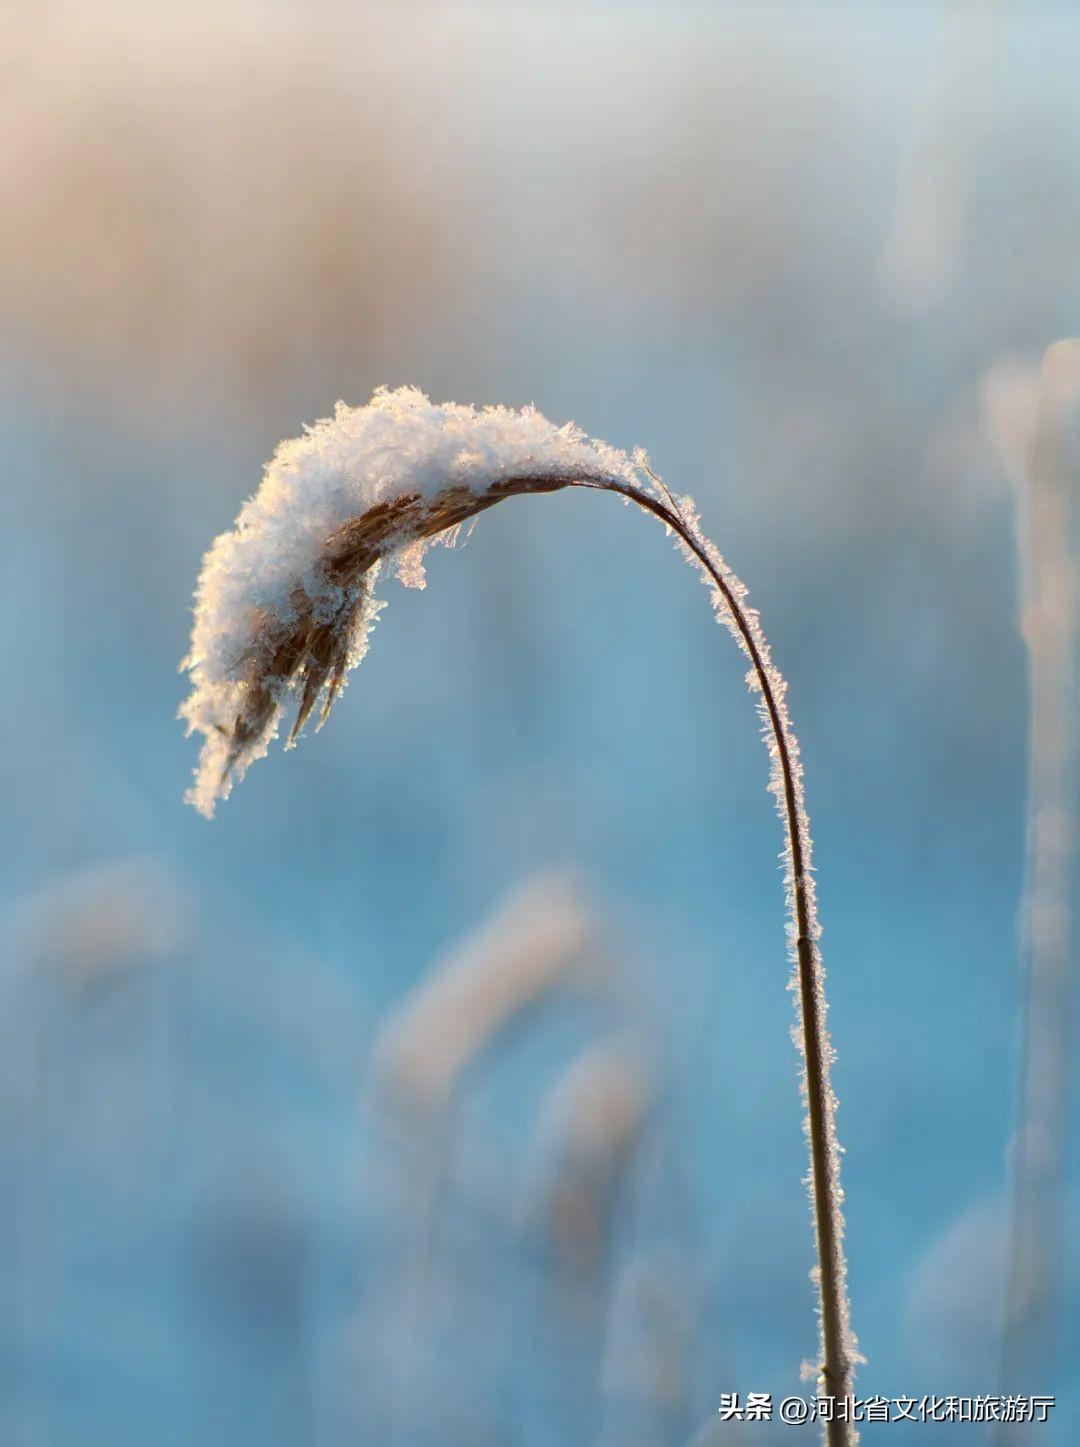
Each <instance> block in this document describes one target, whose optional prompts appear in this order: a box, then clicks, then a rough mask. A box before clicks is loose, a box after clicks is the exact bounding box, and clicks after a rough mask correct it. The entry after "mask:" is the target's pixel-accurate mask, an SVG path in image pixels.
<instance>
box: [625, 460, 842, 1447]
mask: <svg viewBox="0 0 1080 1447" xmlns="http://www.w3.org/2000/svg"><path fill="white" fill-rule="evenodd" d="M638 460H639V461H640V462H641V464H642V466H643V467H644V468H645V470H646V471H647V472H648V476H649V478H650V480H651V481H652V483H653V486H654V489H655V490H656V492H657V493H658V494H659V495H660V496H662V497H663V498H664V499H665V500H666V502H667V504H668V506H669V508H670V510H671V513H672V516H673V519H675V520H677V525H673V523H672V521H669V522H668V527H669V531H672V532H673V533H674V535H675V539H676V545H677V546H678V548H679V550H680V551H681V552H682V554H683V555H684V557H686V559H687V561H688V562H690V563H691V564H692V565H693V566H694V567H696V568H697V569H698V570H699V572H700V573H701V578H702V582H703V583H704V584H705V585H706V586H707V587H708V588H709V590H710V596H711V600H712V605H713V609H714V611H715V613H716V616H717V620H718V622H721V623H723V624H724V626H725V627H726V628H727V629H728V631H729V632H730V633H731V634H732V636H733V637H734V639H735V641H736V643H737V644H738V645H739V647H740V648H741V649H742V651H743V653H744V654H745V655H746V657H747V659H748V660H749V662H750V668H749V671H748V672H747V676H746V681H747V685H748V687H749V688H750V690H751V692H752V693H754V694H755V695H756V696H757V706H758V713H759V716H760V718H761V731H762V736H763V739H764V742H765V746H766V748H767V749H768V752H769V758H770V761H771V770H770V776H769V792H770V793H771V794H773V795H774V797H775V799H776V807H777V812H778V813H779V815H780V818H781V821H782V822H783V824H784V850H783V855H782V858H783V864H784V885H785V890H786V895H787V908H788V947H789V954H790V957H791V961H792V974H791V979H790V981H789V984H788V988H789V989H790V990H791V991H793V992H794V994H795V996H796V1022H795V1025H794V1026H793V1028H792V1039H793V1041H794V1043H795V1047H796V1049H797V1050H798V1051H799V1054H800V1055H801V1057H802V1061H803V1065H802V1070H801V1072H800V1089H801V1092H802V1097H803V1103H804V1104H805V1106H806V1109H807V1114H806V1117H805V1119H804V1123H803V1129H804V1132H805V1134H806V1137H807V1142H808V1145H809V1148H810V1173H809V1175H808V1176H807V1178H806V1185H807V1190H808V1193H809V1196H810V1205H811V1210H812V1212H813V1218H814V1225H815V1231H816V1234H817V1241H818V1254H819V1264H818V1266H817V1267H815V1270H814V1272H813V1278H814V1283H815V1286H816V1287H817V1289H818V1291H819V1293H820V1308H819V1314H820V1325H821V1361H820V1363H819V1365H818V1366H816V1367H813V1366H809V1367H807V1368H805V1369H804V1370H805V1372H806V1374H807V1375H810V1376H816V1377H818V1379H819V1382H820V1385H821V1388H822V1390H823V1391H824V1392H825V1393H826V1394H828V1395H845V1396H846V1395H848V1394H849V1393H850V1389H851V1382H852V1378H853V1371H854V1367H855V1366H856V1364H857V1363H859V1362H860V1361H862V1360H863V1358H862V1357H861V1355H860V1354H859V1350H858V1343H857V1341H856V1338H855V1335H854V1333H853V1331H852V1329H851V1319H850V1307H849V1303H848V1293H847V1262H846V1259H845V1256H844V1246H843V1233H844V1220H843V1213H842V1211H841V1202H842V1201H843V1197H844V1193H843V1189H842V1188H841V1185H840V1155H841V1147H840V1145H839V1143H838V1141H837V1137H836V1125H835V1118H836V1109H837V1100H836V1096H835V1094H834V1092H833V1089H832V1085H831V1081H830V1074H831V1066H832V1063H833V1060H834V1059H835V1051H834V1050H833V1047H832V1044H831V1042H830V1040H829V1035H828V1030H827V1027H826V1011H827V1004H826V999H825V971H824V967H823V965H822V961H821V952H820V950H819V949H818V943H817V942H818V940H819V938H820V937H821V926H820V924H819V922H818V912H817V891H816V887H815V883H814V875H813V857H812V855H813V844H812V840H811V837H810V821H809V818H808V816H807V813H806V805H805V801H804V794H803V767H802V761H801V758H800V755H799V741H798V739H797V738H796V737H795V733H794V731H793V729H792V726H791V719H790V715H789V713H788V708H787V701H786V699H787V682H786V680H785V679H784V677H783V675H782V674H781V673H780V671H779V670H778V669H777V668H776V666H775V664H774V663H773V661H772V655H771V653H770V650H769V644H768V641H767V639H766V638H765V635H764V633H763V631H762V629H761V623H760V620H759V617H758V613H757V611H756V609H753V608H751V607H749V606H748V605H747V602H746V599H747V596H748V590H747V587H746V585H745V584H744V583H743V582H742V581H741V580H740V579H739V578H737V577H736V575H735V574H734V573H733V572H732V571H731V569H730V568H729V567H728V565H727V563H726V562H725V561H724V559H723V557H722V555H721V554H720V551H719V549H718V548H717V547H716V546H715V544H714V543H712V542H711V541H710V540H709V539H708V538H707V537H706V536H705V534H704V533H703V532H702V530H701V525H700V522H699V520H698V514H697V509H696V507H695V504H694V500H693V498H691V497H678V498H677V497H675V496H673V495H672V493H671V492H670V491H669V490H668V489H667V488H666V487H665V485H664V483H663V482H662V481H661V480H660V479H659V478H658V477H656V475H655V474H654V473H653V472H652V471H651V470H650V469H648V466H647V463H645V461H644V459H643V458H639V459H638ZM823 1268H825V1269H823ZM846 1440H847V1441H849V1442H854V1441H855V1440H857V1439H856V1436H855V1434H854V1429H850V1430H849V1435H848V1437H847V1439H846Z"/></svg>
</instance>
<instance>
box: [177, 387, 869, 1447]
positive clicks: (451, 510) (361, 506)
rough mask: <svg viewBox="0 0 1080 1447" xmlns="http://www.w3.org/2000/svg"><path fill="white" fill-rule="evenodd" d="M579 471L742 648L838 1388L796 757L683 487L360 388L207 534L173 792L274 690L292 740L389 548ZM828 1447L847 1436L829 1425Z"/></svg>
mask: <svg viewBox="0 0 1080 1447" xmlns="http://www.w3.org/2000/svg"><path fill="white" fill-rule="evenodd" d="M567 487H586V488H592V489H595V490H599V491H603V492H609V493H613V494H615V495H616V496H619V497H622V498H623V499H625V500H627V501H629V502H632V503H635V504H636V505H637V506H638V507H640V508H642V509H643V510H644V511H646V512H649V513H651V514H652V515H653V516H654V517H656V518H658V519H659V520H660V521H661V522H663V523H664V524H665V525H666V527H667V529H668V530H669V532H670V533H671V534H673V535H674V537H675V539H676V542H677V544H678V546H679V547H680V549H681V550H682V552H683V553H684V555H685V556H686V557H687V559H688V560H689V561H690V562H691V563H693V564H694V565H695V566H696V567H697V568H698V569H699V570H700V572H701V574H702V576H703V580H704V582H705V583H706V584H707V585H708V587H709V588H710V590H711V593H712V600H713V605H714V608H715V610H716V613H717V616H718V618H719V619H720V620H721V621H722V622H723V623H725V624H726V626H727V627H728V629H729V630H730V632H731V633H732V635H733V637H734V638H735V641H736V643H737V644H738V645H739V647H740V648H741V649H742V651H743V653H744V654H745V655H746V657H747V659H748V661H749V664H750V668H749V673H748V675H747V677H748V683H749V685H750V687H751V689H752V691H753V692H754V693H755V694H756V695H757V698H758V705H759V710H760V714H761V719H762V725H763V734H764V738H765V742H766V745H767V747H768V750H769V756H770V759H771V762H772V772H771V778H770V784H769V787H770V790H771V792H772V793H773V794H774V795H775V797H776V802H777V807H778V809H779V812H780V816H781V819H782V820H783V824H784V832H785V852H784V858H785V865H786V883H787V895H788V910H789V944H790V949H791V956H792V960H793V964H794V976H793V981H792V986H793V988H794V989H795V990H796V992H797V996H798V1002H799V1007H798V1012H797V1016H798V1019H797V1026H796V1036H797V1041H798V1043H799V1045H800V1047H801V1049H802V1052H803V1055H804V1061H805V1068H804V1070H803V1074H802V1091H803V1096H804V1099H805V1102H806V1106H807V1121H806V1129H807V1135H808V1138H809V1145H810V1192H811V1201H812V1205H813V1211H814V1224H815V1232H816V1241H817V1255H818V1269H817V1272H816V1273H815V1275H816V1280H817V1285H818V1289H819V1293H820V1324H821V1360H820V1372H819V1384H820V1387H821V1389H822V1390H823V1391H824V1392H825V1393H826V1394H828V1395H830V1396H845V1395H848V1394H849V1393H850V1392H851V1388H852V1380H853V1373H854V1366H855V1362H856V1360H857V1353H856V1348H855V1341H854V1337H853V1335H852V1332H851V1327H850V1324H849V1314H848V1300H847V1288H846V1281H845V1275H846V1267H845V1260H844V1252H843V1245H842V1236H843V1217H842V1214H841V1209H840V1202H841V1200H842V1192H841V1189H840V1159H839V1147H838V1145H837V1142H836V1131H835V1125H834V1119H833V1117H834V1111H835V1108H836V1101H835V1097H834V1096H833V1092H832V1088H831V1085H830V1079H829V1074H830V1064H831V1061H832V1047H831V1045H830V1043H829V1039H828V1034H827V1031H826V1025H825V1013H826V1003H825V994H824V986H823V979H824V975H823V970H822V965H821V958H820V954H819V951H818V944H817V941H818V937H819V933H820V931H819V927H818V921H817V909H816V903H815V890H814V879H813V873H812V863H811V842H810V831H809V826H808V820H807V817H806V811H805V807H804V803H803V781H802V764H801V762H800V759H799V748H798V743H797V741H796V739H795V735H794V733H793V732H792V729H791V724H790V720H789V718H788V712H787V704H786V701H785V695H786V692H787V686H786V684H785V682H784V680H783V678H782V677H781V675H780V673H779V672H778V671H777V669H776V668H775V666H774V665H773V663H772V660H771V656H770V653H769V647H768V644H767V642H766V640H765V636H764V634H763V633H762V631H761V627H760V624H759V622H758V617H757V613H756V612H755V611H754V610H753V609H752V608H750V607H749V606H748V604H747V602H746V588H745V587H744V586H743V584H742V583H741V582H740V581H739V580H738V578H736V577H735V575H734V574H733V573H732V572H731V570H730V569H729V568H728V566H727V564H726V563H725V562H724V560H723V558H722V557H721V556H720V553H719V552H718V551H717V549H716V548H715V547H714V546H713V544H712V543H711V542H709V540H708V539H707V538H706V537H705V535H704V533H703V532H702V531H701V528H700V526H699V523H698V519H697V514H696V511H695V509H694V505H693V502H692V500H691V499H690V498H686V497H684V498H676V497H675V496H674V495H673V494H672V493H671V492H669V490H668V489H667V487H666V486H665V485H664V484H663V483H662V482H661V481H660V479H659V478H658V477H657V476H656V475H655V474H654V473H653V472H652V470H651V469H650V467H649V465H648V460H647V458H646V456H645V454H644V453H643V452H635V453H634V454H633V455H628V454H627V453H625V452H621V451H618V450H617V449H615V448H613V447H610V446H608V445H607V444H606V443H602V442H597V441H594V440H593V439H591V438H589V437H586V436H585V434H584V433H583V432H582V431H581V430H580V429H579V428H577V427H575V426H573V425H572V424H567V425H566V426H563V427H557V426H555V425H554V424H553V423H551V422H549V421H548V420H547V419H546V418H545V417H543V416H542V415H541V414H540V413H539V412H537V411H536V410H535V408H532V407H526V408H524V409H523V410H522V411H520V412H519V411H514V410H512V409H509V408H505V407H486V408H484V409H482V410H477V409H475V408H473V407H468V406H459V405H457V404H454V403H446V404H435V403H432V402H431V401H429V400H428V398H427V397H425V396H424V395H423V394H422V393H421V392H418V391H416V390H415V389H412V388H402V389H400V390H398V391H387V390H385V389H384V390H380V391H378V392H376V393H375V395H374V397H373V398H372V400H371V402H370V403H369V404H368V405H367V406H365V407H360V408H355V409H354V408H350V407H346V406H344V405H343V404H340V403H339V404H338V407H337V409H336V411H335V413H334V416H333V417H332V418H327V419H325V420H324V421H322V422H319V423H317V424H316V425H315V426H314V427H311V428H309V429H308V430H307V432H306V433H305V435H304V436H303V437H300V438H298V439H296V440H294V441H289V442H284V443H282V444H281V446H280V447H279V448H278V450H277V452H276V453H275V455H274V458H273V460H272V461H271V463H270V465H269V467H268V468H267V471H266V474H265V477H264V478H263V482H262V486H261V487H260V488H259V490H258V492H257V493H256V494H255V496H254V497H253V498H251V499H250V500H249V501H248V502H247V503H246V504H245V506H244V508H243V510H242V511H241V513H240V517H239V519H238V521H237V525H236V527H235V528H234V529H233V530H232V531H231V532H228V533H225V534H223V535H222V536H221V537H219V538H218V539H217V541H216V542H215V544H214V546H213V547H212V548H211V550H210V552H209V553H208V554H207V557H206V559H205V562H204V565H203V571H202V576H201V578H200V581H199V587H198V593H197V599H196V608H195V626H194V630H193V634H192V642H191V650H190V653H189V655H188V657H187V659H186V660H185V665H184V666H185V667H186V668H187V669H188V671H189V673H190V675H191V681H192V691H191V694H190V696H189V697H188V699H187V701H186V703H185V704H184V706H183V708H182V710H181V713H182V716H183V717H184V718H185V719H186V720H187V722H188V726H189V731H196V732H199V733H201V734H202V735H203V736H204V743H203V748H202V754H201V757H200V760H199V766H198V770H197V772H196V779H195V784H194V786H193V788H192V790H191V791H190V793H189V795H188V798H189V800H190V801H191V802H192V803H193V804H195V806H196V807H197V808H199V809H200V810H201V811H202V812H203V813H205V814H207V815H209V814H212V813H213V810H214V806H215V804H216V802H217V800H218V799H219V798H223V797H225V796H226V795H227V794H228V792H229V790H230V788H231V786H232V783H233V781H234V780H235V779H237V778H239V777H241V776H242V775H243V773H244V772H245V771H246V769H247V768H248V766H249V765H250V764H251V763H252V762H253V761H254V760H255V759H257V758H259V757H261V756H262V755H263V754H265V753H266V751H267V748H268V746H269V743H270V741H271V739H272V738H273V737H274V735H275V733H276V732H277V728H278V724H279V721H280V718H281V714H282V710H283V708H284V706H285V705H286V703H290V702H291V703H295V705H296V713H295V718H294V722H293V724H292V728H291V730H290V733H289V743H290V744H291V743H293V742H295V740H296V737H297V735H298V733H299V731H300V730H301V729H302V728H303V726H304V724H305V723H306V722H307V720H308V719H309V718H310V717H311V716H312V714H313V713H314V712H315V711H316V710H318V713H319V718H320V722H323V721H325V719H326V717H327V715H328V713H329V711H330V708H331V707H332V705H333V703H334V700H335V698H336V696H337V694H338V693H339V692H340V690H341V687H342V685H343V684H344V682H345V675H346V673H347V672H348V670H349V669H350V668H351V667H353V666H354V665H355V664H356V663H358V662H359V661H360V659H361V658H362V657H363V654H364V652H365V650H366V647H367V641H368V635H369V632H370V628H371V624H372V622H373V621H374V618H375V616H376V614H377V612H378V610H379V607H380V606H381V605H380V604H378V603H376V602H375V600H374V598H373V596H372V591H371V590H372V584H373V582H374V580H375V577H376V575H377V573H378V570H379V568H380V567H381V565H382V563H383V562H384V561H387V560H391V559H396V560H397V562H398V564H399V570H400V571H401V572H402V577H403V581H404V582H406V583H414V584H415V583H419V582H420V581H421V580H422V576H423V575H422V567H421V560H422V553H423V550H424V548H425V547H426V546H427V544H428V543H429V542H431V541H432V540H433V539H436V538H440V537H442V538H446V537H447V536H449V537H450V538H452V537H453V536H454V535H455V532H456V530H457V529H458V528H459V527H460V525H461V524H462V523H464V522H467V521H469V520H470V519H472V518H474V517H476V516H477V515H478V514H479V513H481V512H483V511H485V510H486V509H487V508H489V507H492V506H494V505H495V504H496V503H497V502H500V501H502V500H503V499H504V498H507V497H512V496H515V495H518V494H527V493H544V492H556V491H559V490H560V489H562V488H567ZM826 1440H827V1441H828V1442H829V1443H830V1444H831V1447H839V1444H848V1443H852V1442H854V1441H855V1440H856V1433H855V1431H854V1428H853V1427H851V1426H850V1425H849V1424H847V1423H841V1422H832V1423H829V1424H828V1425H827V1427H826Z"/></svg>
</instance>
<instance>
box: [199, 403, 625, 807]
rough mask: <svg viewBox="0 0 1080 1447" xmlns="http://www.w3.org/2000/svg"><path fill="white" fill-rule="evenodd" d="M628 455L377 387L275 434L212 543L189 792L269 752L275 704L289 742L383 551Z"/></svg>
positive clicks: (359, 622)
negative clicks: (289, 717) (251, 488)
mask: <svg viewBox="0 0 1080 1447" xmlns="http://www.w3.org/2000/svg"><path fill="white" fill-rule="evenodd" d="M639 475H640V474H639V469H638V459H634V460H632V459H631V458H630V457H628V456H627V455H626V454H625V453H623V452H619V451H618V450H616V449H615V448H612V447H608V446H607V445H606V444H605V443H602V442H597V441H594V440H592V439H591V438H588V437H586V436H585V434H584V433H583V432H581V431H580V429H579V428H577V427H575V426H574V425H573V424H567V425H566V426H564V427H556V426H555V425H554V424H553V423H551V422H549V421H548V420H547V418H545V417H544V416H542V415H541V414H540V413H539V412H538V411H536V409H535V408H533V407H526V408H524V409H522V410H521V411H515V410H514V409H512V408H507V407H485V408H483V409H477V408H474V407H468V406H459V405H458V404H456V403H442V404H436V403H433V402H431V401H429V400H428V398H427V397H425V396H424V394H423V393H422V392H419V391H417V390H416V389H415V388H411V387H403V388H400V389H398V390H397V391H387V390H386V389H385V388H381V389H380V390H379V391H377V392H376V393H375V395H374V396H373V397H372V399H371V401H370V402H369V403H368V404H367V406H365V407H347V406H346V405H345V404H344V403H342V402H339V403H338V405H337V408H336V410H335V412H334V415H333V417H329V418H325V419H324V420H323V421H321V422H318V423H316V424H315V425H314V426H313V427H310V428H308V429H307V431H306V432H305V433H304V435H303V436H302V437H298V438H295V439H293V440H291V441H287V442H283V443H281V445H280V446H279V447H278V449H277V451H276V452H275V454H274V457H273V459H272V461H271V462H270V464H269V466H268V467H267V469H266V472H265V475H264V477H263V480H262V485H261V486H260V488H259V490H258V492H257V493H256V494H255V496H254V497H252V498H250V499H249V501H248V502H247V503H245V505H244V507H243V509H242V510H241V513H240V516H239V518H238V519H237V522H236V526H235V527H234V528H233V529H232V531H231V532H227V533H223V534H222V535H221V537H219V538H218V539H217V541H216V542H215V543H214V545H213V547H212V548H211V549H210V551H209V553H207V555H206V558H205V560H204V562H203V568H202V573H201V576H200V578H199V585H198V589H197V592H196V602H195V624H194V628H193V630H192V637H191V648H190V651H189V653H188V656H187V658H186V659H185V660H184V662H183V664H182V665H181V666H182V667H183V668H185V669H186V670H187V671H188V673H189V674H190V677H191V684H192V689H191V693H190V695H189V697H188V698H187V700H186V702H185V703H184V705H183V707H182V708H181V710H180V715H181V717H182V718H184V719H186V720H187V724H188V732H189V733H192V732H198V733H201V734H203V735H204V738H205V742H204V743H203V747H202V753H201V755H200V758H199V764H198V768H197V770H196V774H195V783H194V785H193V786H192V788H191V790H190V791H189V793H188V795H187V798H188V801H189V802H190V803H192V804H194V805H195V807H196V808H197V809H198V810H199V811H200V812H201V813H203V814H205V815H207V816H209V815H211V814H213V812H214V807H215V804H216V802H217V800H218V799H219V798H225V797H226V796H227V795H228V793H229V791H230V789H231V786H232V782H233V780H234V779H237V778H241V777H242V776H243V774H244V772H245V771H246V769H247V767H248V765H249V764H250V763H251V762H252V761H253V760H254V759H257V758H261V757H262V755H263V754H265V753H266V751H267V748H268V746H269V743H270V740H271V739H272V738H273V737H274V735H275V733H276V732H277V728H278V723H279V720H280V717H281V713H282V710H283V708H284V707H285V705H286V704H287V703H288V702H290V701H295V703H296V715H295V720H294V722H293V725H292V728H291V731H290V734H289V740H288V742H289V744H291V743H293V742H294V741H295V739H296V736H297V734H298V733H299V731H300V730H301V729H302V728H303V726H304V724H305V723H306V722H307V720H308V719H309V718H310V716H311V714H312V713H313V712H314V711H315V710H316V708H318V710H319V716H320V724H321V723H322V722H324V721H325V719H326V717H327V715H328V713H329V711H330V708H331V707H332V705H333V702H334V699H335V698H336V697H337V694H338V693H339V692H340V690H341V687H342V685H343V683H344V681H345V675H346V673H347V672H348V670H349V669H350V668H352V667H353V666H355V664H357V663H359V661H360V659H361V658H362V657H363V655H364V652H365V650H366V647H367V639H368V633H369V631H370V628H371V625H372V623H373V621H374V619H375V617H376V615H377V613H378V612H379V609H380V608H381V606H382V605H381V604H380V603H378V602H376V600H375V599H374V598H373V597H372V592H371V589H372V584H373V582H374V580H375V578H376V576H377V574H378V571H379V567H380V565H381V563H382V561H383V560H384V559H386V558H389V557H391V556H393V555H394V554H400V553H401V552H402V551H403V550H405V549H409V550H410V555H411V556H412V559H413V562H414V563H415V561H416V559H417V556H418V553H419V550H421V549H422V548H423V547H424V545H425V544H426V543H427V542H428V541H430V540H431V539H432V538H435V537H436V536H438V535H439V534H443V533H447V532H448V531H450V530H452V529H454V528H456V527H457V526H458V525H459V524H460V523H462V522H465V521H467V520H468V519H470V518H473V517H475V516H476V515H477V514H478V513H480V512H483V511H484V510H485V509H486V508H489V507H491V506H493V505H494V504H495V503H496V502H499V501H500V500H501V499H502V498H504V497H509V496H512V495H514V494H521V493H529V492H553V491H556V490H558V489H559V488H562V487H566V486H568V485H569V484H570V483H572V482H577V481H590V482H594V483H601V484H603V483H610V482H633V481H636V480H638V478H639Z"/></svg>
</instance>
